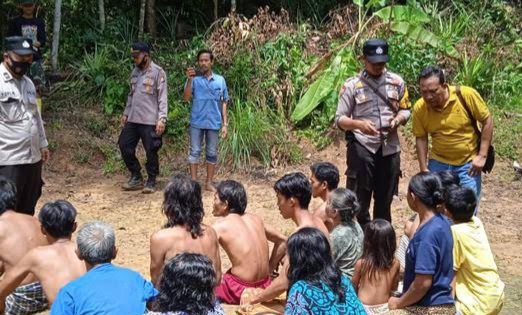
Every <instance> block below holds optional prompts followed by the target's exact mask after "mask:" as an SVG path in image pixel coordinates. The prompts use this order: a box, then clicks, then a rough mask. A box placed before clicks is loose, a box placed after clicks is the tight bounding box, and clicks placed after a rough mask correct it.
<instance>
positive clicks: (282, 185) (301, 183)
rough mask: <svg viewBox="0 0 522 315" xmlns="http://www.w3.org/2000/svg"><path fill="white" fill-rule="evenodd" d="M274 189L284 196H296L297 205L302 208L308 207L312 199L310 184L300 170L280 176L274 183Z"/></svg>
mask: <svg viewBox="0 0 522 315" xmlns="http://www.w3.org/2000/svg"><path fill="white" fill-rule="evenodd" d="M274 190H275V191H276V192H278V193H280V194H281V195H283V196H285V198H292V197H294V198H296V199H297V200H298V202H299V206H300V207H301V208H303V209H308V205H309V204H310V200H311V199H312V184H310V180H308V178H307V177H306V176H305V175H304V174H303V173H301V172H294V173H290V174H286V175H285V176H283V177H281V178H280V179H278V180H277V182H276V183H275V185H274Z"/></svg>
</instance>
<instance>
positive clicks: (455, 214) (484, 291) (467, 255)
mask: <svg viewBox="0 0 522 315" xmlns="http://www.w3.org/2000/svg"><path fill="white" fill-rule="evenodd" d="M476 205H477V199H476V197H475V194H474V192H473V190H471V189H470V188H467V187H457V188H453V189H450V190H449V191H448V195H447V200H446V209H447V211H446V214H447V216H448V217H449V218H451V219H452V220H453V222H454V223H455V224H453V226H452V227H451V232H452V234H453V242H454V244H453V269H454V270H455V280H454V282H453V292H455V296H456V299H455V300H456V307H457V311H458V313H459V314H462V315H476V314H483V315H495V314H498V313H500V310H501V309H502V305H503V304H504V283H503V282H502V281H501V280H500V277H499V275H498V269H497V265H496V264H495V260H494V258H493V253H492V252H491V248H490V247H489V242H488V237H487V235H486V231H485V230H484V226H483V225H482V222H481V221H480V219H479V218H478V217H476V216H474V215H473V211H474V210H475V207H476Z"/></svg>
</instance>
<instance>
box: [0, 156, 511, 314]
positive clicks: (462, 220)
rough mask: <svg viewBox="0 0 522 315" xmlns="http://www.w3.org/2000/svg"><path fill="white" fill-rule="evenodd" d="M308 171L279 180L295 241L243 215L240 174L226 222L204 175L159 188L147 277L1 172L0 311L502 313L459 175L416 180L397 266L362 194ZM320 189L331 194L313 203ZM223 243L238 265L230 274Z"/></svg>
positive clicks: (93, 225) (99, 230) (469, 194)
mask: <svg viewBox="0 0 522 315" xmlns="http://www.w3.org/2000/svg"><path fill="white" fill-rule="evenodd" d="M310 169H311V174H310V177H307V176H306V175H304V174H303V173H301V172H294V173H289V174H286V175H284V176H283V177H281V178H280V179H279V180H277V181H276V183H275V184H274V191H275V194H276V197H277V205H278V208H279V212H280V214H281V216H282V217H283V219H288V220H291V221H292V222H293V223H295V230H294V231H293V232H292V233H291V235H289V236H288V237H287V236H285V235H284V234H283V233H281V232H280V231H278V230H277V229H275V228H273V227H270V226H267V225H265V224H264V223H263V220H262V219H261V218H260V217H259V216H257V215H256V214H253V213H249V212H246V209H247V194H246V191H245V189H244V187H243V185H242V184H241V183H239V182H237V181H234V180H225V181H222V182H220V183H219V184H218V185H217V187H216V192H215V195H214V202H213V211H212V214H213V215H214V216H215V217H218V219H217V220H216V222H215V223H214V224H213V225H212V226H209V225H206V224H203V223H202V222H203V217H204V208H203V201H202V193H201V186H200V184H199V183H198V182H196V181H193V180H192V179H191V178H190V177H188V176H184V175H177V176H174V177H173V178H172V179H171V180H170V182H169V183H168V184H167V186H166V188H165V190H164V198H163V206H162V211H163V214H164V215H165V216H166V224H165V226H163V228H162V229H160V230H159V231H157V232H155V233H153V234H152V236H151V237H150V277H151V281H148V280H146V279H145V278H144V277H143V276H142V275H140V274H139V273H137V272H135V271H132V270H130V269H127V268H124V267H119V266H116V265H113V264H112V263H111V261H112V260H114V259H115V257H116V255H117V252H118V251H117V246H116V239H115V234H114V230H113V228H112V227H111V226H110V225H109V224H107V223H104V222H100V221H93V222H88V223H86V224H85V225H83V226H82V227H81V228H80V229H79V231H78V233H77V236H76V241H75V242H74V241H73V240H72V234H73V233H74V232H75V230H76V228H77V224H76V215H77V212H76V209H75V208H74V206H73V205H72V204H71V203H69V202H68V201H65V200H58V201H54V202H48V203H46V204H45V205H44V206H43V207H42V209H41V210H40V212H39V215H38V219H36V218H34V217H32V216H29V215H25V214H20V213H17V212H16V211H15V203H16V188H15V186H14V184H13V183H12V182H11V181H9V180H7V179H5V178H2V177H0V263H1V265H0V273H1V274H3V278H2V279H1V280H0V314H4V313H5V314H8V315H15V314H16V315H21V314H34V313H36V312H39V311H42V310H44V309H47V308H49V307H50V312H51V315H69V314H71V315H73V314H74V315H86V314H114V315H121V314H126V315H140V314H149V315H153V314H169V315H173V314H179V315H196V314H197V315H214V314H224V311H223V308H222V306H221V303H227V304H241V308H240V309H241V310H242V311H244V312H247V313H248V311H249V310H251V309H252V305H256V304H258V303H261V302H266V301H270V300H273V299H275V298H278V297H281V296H284V294H286V306H285V314H293V315H294V314H295V315H297V314H315V315H322V314H451V315H454V314H456V313H457V314H461V315H468V314H498V313H499V311H500V309H501V308H502V304H503V300H504V293H503V290H504V285H503V283H502V282H501V280H500V278H499V276H498V272H497V267H496V265H495V262H494V259H493V255H492V253H491V250H490V248H489V243H488V240H487V236H486V233H485V231H484V227H483V225H482V223H481V221H480V219H479V218H478V217H476V216H474V215H473V214H474V212H475V209H476V204H477V200H476V197H475V194H474V192H473V191H472V190H470V189H468V188H464V187H460V186H458V178H456V176H454V175H453V174H451V173H449V172H443V173H440V174H438V173H419V174H417V175H415V176H413V177H412V178H411V180H410V183H409V187H408V193H407V200H408V204H409V206H410V208H411V209H412V210H413V211H414V212H416V215H417V218H416V219H414V220H413V222H414V223H412V224H410V225H409V226H408V230H407V232H408V233H407V234H406V235H407V236H406V243H407V245H406V246H407V250H405V254H404V261H405V262H404V267H403V268H401V263H400V260H401V259H400V257H399V258H397V257H398V256H400V255H398V254H397V253H396V252H397V250H396V249H397V239H396V234H395V231H394V229H393V226H392V225H391V224H390V223H389V222H388V221H385V220H381V219H376V220H374V221H372V222H370V223H369V224H367V225H366V226H365V228H364V231H363V229H362V228H361V226H360V225H359V224H358V223H357V213H358V208H359V205H358V202H357V198H356V196H355V194H354V193H353V192H352V191H350V190H348V189H345V188H338V187H337V186H338V184H339V171H338V169H337V167H336V166H334V165H333V164H331V163H328V162H320V163H316V164H314V165H312V166H311V168H310ZM312 197H316V198H320V199H321V200H322V203H321V205H320V206H319V207H317V208H316V209H311V210H309V209H308V208H309V205H310V201H311V199H312ZM450 222H452V223H453V225H452V223H450ZM411 225H415V226H413V227H412V226H411ZM413 230H414V231H413ZM269 242H270V243H273V247H272V250H271V252H270V247H269ZM401 244H402V243H401ZM220 246H221V247H222V248H223V249H224V251H225V252H226V254H227V255H228V257H229V259H230V262H231V265H232V267H231V268H230V269H229V270H227V271H226V272H225V273H222V271H221V259H220V254H219V248H220ZM401 269H404V271H403V272H402V271H401ZM401 283H402V285H401Z"/></svg>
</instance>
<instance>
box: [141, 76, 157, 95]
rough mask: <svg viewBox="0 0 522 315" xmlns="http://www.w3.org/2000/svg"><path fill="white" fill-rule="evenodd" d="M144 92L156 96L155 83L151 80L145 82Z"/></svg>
mask: <svg viewBox="0 0 522 315" xmlns="http://www.w3.org/2000/svg"><path fill="white" fill-rule="evenodd" d="M142 92H143V93H146V94H154V81H153V80H152V79H151V78H146V79H145V80H143V88H142Z"/></svg>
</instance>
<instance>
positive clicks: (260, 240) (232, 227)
mask: <svg viewBox="0 0 522 315" xmlns="http://www.w3.org/2000/svg"><path fill="white" fill-rule="evenodd" d="M246 207H247V195H246V192H245V188H244V187H243V185H242V184H241V183H239V182H236V181H233V180H225V181H222V182H221V183H219V185H218V186H217V191H216V192H215V194H214V211H213V214H214V216H216V217H222V219H220V220H218V221H217V222H216V223H214V224H213V225H212V227H213V228H214V229H215V230H216V233H217V235H218V238H219V243H220V244H221V246H222V247H223V249H224V250H225V251H226V253H227V255H228V257H229V258H230V262H231V263H232V268H231V269H229V270H228V271H227V273H226V274H225V275H224V276H223V279H222V281H221V284H220V285H219V286H218V287H217V289H216V295H217V297H218V299H220V300H221V301H223V302H226V303H228V304H239V302H240V299H241V294H242V293H243V291H244V290H245V289H246V288H263V289H264V288H266V287H267V286H268V285H270V272H271V271H272V270H274V269H275V268H276V267H277V264H278V263H279V261H273V262H272V266H271V265H270V264H269V255H268V254H269V248H268V240H270V241H271V242H274V249H273V254H272V257H275V256H277V253H278V252H279V249H280V248H281V247H282V245H284V242H285V241H286V238H285V237H284V236H283V235H282V234H280V233H279V232H277V231H275V232H270V231H271V230H272V229H266V228H265V225H264V224H263V220H261V218H260V217H258V216H257V215H255V214H252V213H245V210H246ZM265 231H266V232H265ZM265 233H266V234H265ZM267 238H268V240H267ZM283 249H284V247H283ZM283 253H284V252H283Z"/></svg>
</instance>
